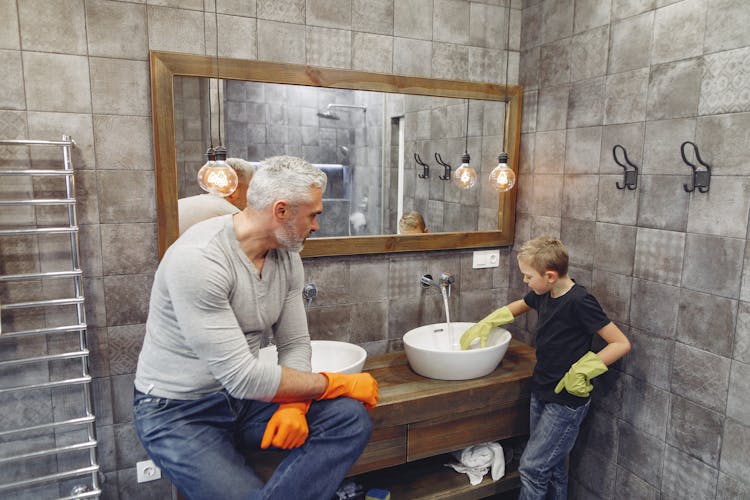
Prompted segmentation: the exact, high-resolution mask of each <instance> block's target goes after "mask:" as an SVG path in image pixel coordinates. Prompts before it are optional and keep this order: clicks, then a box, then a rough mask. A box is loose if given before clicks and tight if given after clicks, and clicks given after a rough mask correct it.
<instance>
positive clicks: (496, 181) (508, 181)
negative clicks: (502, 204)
mask: <svg viewBox="0 0 750 500" xmlns="http://www.w3.org/2000/svg"><path fill="white" fill-rule="evenodd" d="M490 183H491V184H492V187H493V188H495V190H496V191H498V192H500V193H504V192H506V191H510V190H511V189H513V186H514V185H515V184H516V173H515V172H514V171H513V169H511V168H510V167H509V166H508V153H505V152H502V153H500V154H499V155H497V166H496V167H495V168H494V169H492V172H490Z"/></svg>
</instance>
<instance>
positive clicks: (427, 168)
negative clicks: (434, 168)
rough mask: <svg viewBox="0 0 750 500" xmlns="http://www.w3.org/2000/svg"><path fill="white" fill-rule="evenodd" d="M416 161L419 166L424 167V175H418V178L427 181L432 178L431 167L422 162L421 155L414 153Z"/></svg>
mask: <svg viewBox="0 0 750 500" xmlns="http://www.w3.org/2000/svg"><path fill="white" fill-rule="evenodd" d="M414 161H415V162H417V165H419V166H421V167H422V173H421V174H417V177H419V178H420V179H427V178H428V177H430V166H429V165H428V164H427V163H425V162H423V161H422V158H421V157H420V156H419V153H414Z"/></svg>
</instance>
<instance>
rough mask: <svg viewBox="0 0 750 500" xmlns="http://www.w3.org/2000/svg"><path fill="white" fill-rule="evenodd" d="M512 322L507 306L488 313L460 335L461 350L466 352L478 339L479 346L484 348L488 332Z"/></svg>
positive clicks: (511, 314)
mask: <svg viewBox="0 0 750 500" xmlns="http://www.w3.org/2000/svg"><path fill="white" fill-rule="evenodd" d="M512 322H513V313H512V312H510V309H508V306H503V307H501V308H500V309H497V310H496V311H494V312H492V313H490V314H489V315H487V316H486V317H484V318H483V319H482V320H480V321H479V322H478V323H475V324H474V325H473V326H470V327H469V329H468V330H466V331H465V332H464V334H463V335H461V349H463V350H466V349H468V348H469V345H471V343H472V342H473V341H474V339H476V338H478V339H480V341H479V346H480V347H485V346H486V345H487V337H488V336H489V335H490V330H492V329H493V328H494V327H496V326H500V325H506V324H508V323H512Z"/></svg>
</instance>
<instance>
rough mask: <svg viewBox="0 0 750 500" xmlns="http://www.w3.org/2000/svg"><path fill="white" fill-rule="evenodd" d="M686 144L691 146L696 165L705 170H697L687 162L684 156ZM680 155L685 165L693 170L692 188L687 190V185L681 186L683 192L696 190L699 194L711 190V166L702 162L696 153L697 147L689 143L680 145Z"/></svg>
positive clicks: (694, 165) (692, 164)
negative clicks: (683, 189)
mask: <svg viewBox="0 0 750 500" xmlns="http://www.w3.org/2000/svg"><path fill="white" fill-rule="evenodd" d="M688 144H690V145H691V146H693V151H694V152H695V159H696V160H697V161H698V163H700V164H701V165H703V166H704V167H706V170H698V165H696V164H694V163H691V162H689V161H688V159H687V157H686V156H685V146H686V145H688ZM680 154H681V155H682V161H684V162H685V163H687V164H688V166H689V167H690V168H692V169H693V186H692V187H690V188H689V187H688V185H687V184H683V185H682V187H683V188H685V192H686V193H692V192H693V191H695V188H698V191H700V192H701V193H708V190H709V189H710V188H711V165H709V164H708V163H706V162H704V161H703V159H702V158H701V155H700V153H699V152H698V146H696V145H695V143H692V142H690V141H685V142H683V143H682V146H680Z"/></svg>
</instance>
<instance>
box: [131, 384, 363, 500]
mask: <svg viewBox="0 0 750 500" xmlns="http://www.w3.org/2000/svg"><path fill="white" fill-rule="evenodd" d="M276 408H278V404H276V403H265V402H262V401H252V400H240V399H235V398H233V397H231V396H230V395H229V394H227V393H226V392H224V391H222V392H218V393H215V394H211V395H209V396H206V397H203V398H201V399H197V400H190V401H184V400H176V399H165V398H159V397H155V396H151V395H146V394H143V393H141V392H139V391H136V392H135V401H134V415H135V430H136V433H137V434H138V437H139V439H140V440H141V443H143V446H144V448H145V449H146V452H147V453H148V456H149V457H151V459H152V460H153V461H154V463H156V465H157V466H159V468H160V469H161V470H162V472H163V473H164V474H165V475H166V476H167V477H168V478H169V479H170V480H171V481H172V483H173V484H174V485H175V486H177V488H178V489H179V490H180V492H182V493H183V494H184V495H185V496H187V498H189V499H191V500H198V499H207V500H208V499H210V500H216V499H218V498H220V499H222V500H233V499H238V500H239V499H262V498H272V499H281V498H289V499H295V500H296V499H305V498H310V499H316V500H317V499H329V498H332V497H333V496H334V494H335V492H336V489H337V488H338V486H339V484H340V483H341V481H342V479H343V478H344V476H345V475H346V473H347V472H348V471H349V469H350V468H351V466H352V464H354V462H355V461H356V460H357V458H359V456H360V454H361V453H362V450H364V448H365V446H366V445H367V442H368V441H369V439H370V433H371V432H372V422H371V420H370V417H369V415H368V414H367V410H365V408H364V406H363V405H362V403H360V402H358V401H355V400H353V399H350V398H337V399H331V400H327V401H314V402H313V403H312V405H310V410H309V411H308V413H307V422H308V427H309V429H310V434H309V436H308V438H307V440H306V441H305V444H304V445H302V446H301V447H300V448H296V449H294V450H292V451H291V452H290V453H289V455H287V456H286V457H285V458H284V460H283V461H282V462H281V464H280V465H279V466H278V468H277V469H276V471H275V472H274V474H273V476H272V477H271V479H270V480H269V481H268V482H267V483H265V484H263V482H262V481H261V480H260V478H258V476H257V475H256V474H255V473H254V472H253V470H252V467H251V464H247V463H246V461H245V458H244V457H243V455H242V450H257V449H259V446H260V442H261V438H262V437H263V432H264V431H265V429H266V424H267V423H268V420H269V419H270V418H271V415H273V413H274V412H275V411H276Z"/></svg>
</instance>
